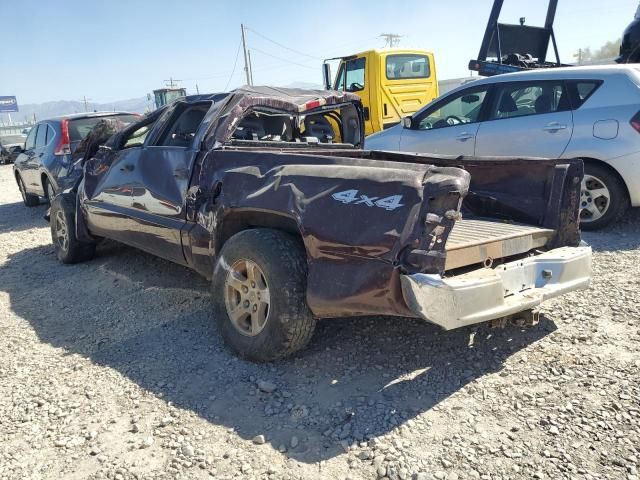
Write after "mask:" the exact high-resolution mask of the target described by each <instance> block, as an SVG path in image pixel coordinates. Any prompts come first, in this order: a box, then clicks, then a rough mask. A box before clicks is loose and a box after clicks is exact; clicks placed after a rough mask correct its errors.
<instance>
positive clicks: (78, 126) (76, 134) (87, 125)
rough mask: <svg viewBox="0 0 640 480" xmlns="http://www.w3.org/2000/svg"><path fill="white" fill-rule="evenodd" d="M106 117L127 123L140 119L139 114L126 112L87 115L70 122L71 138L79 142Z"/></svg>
mask: <svg viewBox="0 0 640 480" xmlns="http://www.w3.org/2000/svg"><path fill="white" fill-rule="evenodd" d="M106 118H116V119H118V120H120V121H121V122H123V123H124V124H125V125H129V124H130V123H133V122H137V121H138V120H140V117H139V116H138V115H131V114H124V115H104V116H99V117H87V118H77V119H75V120H71V121H70V122H69V139H70V140H71V141H72V142H79V141H80V140H84V138H85V137H86V136H87V135H89V132H90V131H91V130H92V129H93V127H95V126H96V124H97V123H98V122H99V121H100V120H104V119H106Z"/></svg>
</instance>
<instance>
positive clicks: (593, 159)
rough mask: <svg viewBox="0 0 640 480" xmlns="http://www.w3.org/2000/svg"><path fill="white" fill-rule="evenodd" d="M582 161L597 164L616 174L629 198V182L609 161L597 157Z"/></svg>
mask: <svg viewBox="0 0 640 480" xmlns="http://www.w3.org/2000/svg"><path fill="white" fill-rule="evenodd" d="M582 161H583V162H584V163H585V165H587V164H591V165H597V166H599V167H602V168H604V169H605V170H607V171H609V173H611V174H613V175H615V176H616V178H617V179H618V180H620V184H621V185H622V186H623V187H624V193H625V195H626V196H627V201H628V200H629V188H628V187H627V183H626V182H625V181H624V178H622V176H621V175H620V174H619V173H618V171H617V170H616V169H615V168H613V167H612V166H611V165H609V164H608V163H606V162H603V161H602V160H597V159H595V158H582Z"/></svg>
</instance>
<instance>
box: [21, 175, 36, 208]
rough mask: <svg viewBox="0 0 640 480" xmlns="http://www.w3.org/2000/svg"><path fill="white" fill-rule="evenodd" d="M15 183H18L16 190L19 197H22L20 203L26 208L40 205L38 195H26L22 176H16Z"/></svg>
mask: <svg viewBox="0 0 640 480" xmlns="http://www.w3.org/2000/svg"><path fill="white" fill-rule="evenodd" d="M16 181H17V182H18V188H19V189H20V195H22V201H23V202H24V204H25V205H26V206H27V207H35V206H36V205H39V204H40V197H38V195H34V194H32V193H27V189H26V188H25V186H24V180H22V176H21V175H20V174H19V173H18V174H17V175H16Z"/></svg>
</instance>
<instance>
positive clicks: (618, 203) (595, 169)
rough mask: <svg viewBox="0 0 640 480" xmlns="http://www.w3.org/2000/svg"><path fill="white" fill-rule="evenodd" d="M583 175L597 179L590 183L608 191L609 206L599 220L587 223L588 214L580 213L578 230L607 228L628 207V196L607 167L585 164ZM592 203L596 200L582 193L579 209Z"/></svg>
mask: <svg viewBox="0 0 640 480" xmlns="http://www.w3.org/2000/svg"><path fill="white" fill-rule="evenodd" d="M584 173H585V177H587V178H589V177H592V178H594V179H597V180H593V181H591V182H592V183H595V184H596V185H597V184H598V183H602V184H603V185H604V186H605V187H606V188H607V189H608V190H609V205H608V207H607V208H606V210H605V211H604V214H603V215H602V216H601V217H600V218H598V219H596V220H591V221H588V220H587V218H588V216H589V213H588V212H581V214H580V228H581V229H582V230H599V229H601V228H604V227H607V226H608V225H610V224H611V223H613V222H615V221H616V220H618V219H620V217H622V216H623V215H624V213H625V211H626V210H627V208H628V206H629V196H628V194H627V189H626V187H625V185H624V183H623V182H622V180H620V177H618V176H617V175H616V174H615V173H613V172H612V171H611V170H610V169H608V168H607V167H604V166H602V165H598V164H597V163H585V166H584ZM594 201H598V199H597V198H593V197H592V196H590V195H587V196H585V192H584V191H583V192H582V196H581V203H580V208H583V207H585V206H586V205H588V204H590V203H592V202H594Z"/></svg>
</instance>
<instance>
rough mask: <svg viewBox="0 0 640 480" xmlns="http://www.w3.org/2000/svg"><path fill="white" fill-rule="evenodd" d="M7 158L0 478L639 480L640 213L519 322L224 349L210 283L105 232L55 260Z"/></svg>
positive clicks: (395, 323)
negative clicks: (260, 358) (534, 321)
mask: <svg viewBox="0 0 640 480" xmlns="http://www.w3.org/2000/svg"><path fill="white" fill-rule="evenodd" d="M44 212H45V207H44V206H41V207H37V208H33V209H27V208H26V207H24V206H23V205H22V203H21V200H20V196H19V194H18V189H17V188H16V185H15V183H14V182H13V179H12V173H11V166H1V167H0V332H1V333H0V479H10V480H15V479H21V478H29V479H39V478H50V479H61V478H64V479H81V478H82V479H83V478H92V479H93V478H95V479H97V478H109V479H118V480H124V479H131V478H136V479H141V478H163V479H164V478H216V479H225V478H226V479H236V478H256V479H265V478H270V479H287V478H290V479H298V478H300V479H316V478H317V479H346V478H350V479H354V480H355V479H361V478H363V479H375V478H389V479H403V480H404V479H410V478H413V479H418V480H427V479H439V480H442V479H447V480H454V479H465V478H471V479H473V478H482V479H507V478H513V479H520V478H527V479H529V478H538V479H541V478H549V479H558V478H572V479H574V478H575V479H583V478H585V479H588V478H612V479H629V480H631V479H637V478H640V477H639V474H638V468H639V467H640V465H639V463H640V399H639V396H640V352H639V349H640V214H639V213H640V212H633V214H631V215H630V218H629V219H627V220H626V221H625V222H623V223H622V224H620V225H618V226H616V227H615V228H613V229H611V230H610V231H607V232H603V233H593V234H588V235H585V237H586V240H587V241H588V242H590V243H591V244H592V245H593V247H594V249H595V258H594V260H595V271H594V282H593V286H592V288H591V289H590V290H589V291H587V292H579V293H576V294H572V295H570V296H568V297H565V298H564V299H562V300H559V301H554V302H551V303H549V304H547V305H546V307H545V309H544V317H543V320H542V322H541V323H540V325H538V326H537V327H534V328H530V329H524V330H523V329H518V328H515V327H511V328H506V329H504V330H490V329H488V328H485V327H482V328H480V329H477V330H472V329H463V330H459V331H454V332H449V333H444V332H441V331H439V330H438V329H436V328H434V327H431V326H429V325H427V324H424V323H421V322H418V321H414V320H410V319H398V318H395V319H392V318H366V319H343V320H331V321H324V322H321V324H320V326H319V328H318V330H317V332H316V335H315V337H314V340H313V341H312V344H311V346H310V348H309V349H307V350H306V351H304V352H303V353H302V354H300V355H298V356H297V357H295V358H292V359H288V360H286V361H282V362H278V363H274V364H269V365H254V364H251V363H248V362H245V361H242V360H239V359H237V358H236V357H234V356H233V355H232V354H231V353H230V352H229V351H228V350H227V349H226V348H225V346H224V345H223V343H222V339H221V338H220V336H219V335H218V333H217V332H216V330H215V329H214V328H213V325H212V320H211V317H210V313H209V311H210V306H209V292H208V285H207V282H206V281H205V280H204V279H202V278H200V277H199V276H197V275H196V274H194V273H192V272H191V271H189V270H187V269H185V268H182V267H179V266H176V265H173V264H171V263H169V262H165V261H163V260H159V259H156V258H154V257H152V256H150V255H147V254H145V253H142V252H139V251H136V250H133V249H131V248H126V247H122V246H119V245H117V244H114V243H109V242H106V243H105V244H104V245H101V247H100V248H99V251H98V255H97V258H96V259H94V260H93V261H91V262H88V263H86V264H81V265H76V266H61V265H59V264H58V263H57V261H56V259H55V257H54V254H53V248H52V247H51V245H50V236H49V228H48V224H47V223H46V222H45V221H44V220H43V218H42V216H43V214H44Z"/></svg>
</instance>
